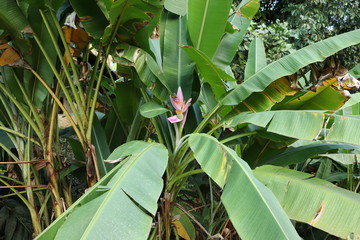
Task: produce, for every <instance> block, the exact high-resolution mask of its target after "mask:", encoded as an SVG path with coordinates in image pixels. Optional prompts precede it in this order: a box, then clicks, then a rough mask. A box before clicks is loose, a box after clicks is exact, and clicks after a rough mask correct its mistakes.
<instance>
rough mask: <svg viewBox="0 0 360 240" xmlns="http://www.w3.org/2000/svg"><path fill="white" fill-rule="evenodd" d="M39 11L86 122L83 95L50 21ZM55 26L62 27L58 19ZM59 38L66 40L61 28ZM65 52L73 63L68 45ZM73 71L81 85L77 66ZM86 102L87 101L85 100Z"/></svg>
mask: <svg viewBox="0 0 360 240" xmlns="http://www.w3.org/2000/svg"><path fill="white" fill-rule="evenodd" d="M39 11H40V15H41V17H42V19H43V21H44V24H45V27H46V29H47V30H48V32H49V34H50V38H51V40H52V42H53V44H54V48H55V51H56V52H57V54H58V56H59V60H60V63H61V66H62V67H63V70H64V73H65V75H66V77H67V79H68V83H69V86H70V89H71V91H72V93H73V95H74V98H75V102H76V104H77V106H78V109H79V111H80V117H81V116H82V118H81V120H82V121H84V120H86V119H85V117H86V114H85V109H84V103H83V102H82V99H81V97H80V95H81V94H79V93H78V91H77V89H76V87H75V84H74V82H73V80H72V77H71V75H70V72H69V70H68V67H67V65H66V63H65V61H64V59H63V56H62V53H61V51H60V49H59V46H58V45H57V39H56V38H55V35H54V33H53V32H52V29H51V26H50V23H49V21H48V20H47V18H46V16H45V14H44V12H43V10H39ZM49 11H50V14H51V13H52V10H50V9H49ZM55 18H56V17H55ZM54 24H55V26H56V27H57V28H58V27H60V25H59V23H58V21H57V19H55V21H54ZM59 36H60V39H62V40H63V39H64V35H63V33H62V31H61V28H60V32H59ZM64 41H65V40H64ZM65 52H66V54H68V53H69V56H70V59H69V60H70V61H71V60H72V59H71V54H70V52H69V48H68V46H67V45H66V47H65ZM73 71H75V72H74V78H75V81H78V82H79V84H80V81H79V79H76V77H75V76H76V75H75V74H76V73H77V72H76V71H77V70H76V68H75V66H74V69H73ZM77 78H79V77H77ZM61 87H63V86H61ZM78 88H79V92H80V91H82V90H80V88H81V86H80V85H79V86H78ZM82 95H83V93H82ZM84 101H85V100H84Z"/></svg>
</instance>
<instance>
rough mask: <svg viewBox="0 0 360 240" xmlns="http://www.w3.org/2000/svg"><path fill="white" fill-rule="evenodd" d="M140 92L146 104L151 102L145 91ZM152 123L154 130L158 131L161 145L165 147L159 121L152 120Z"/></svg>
mask: <svg viewBox="0 0 360 240" xmlns="http://www.w3.org/2000/svg"><path fill="white" fill-rule="evenodd" d="M140 91H141V94H142V95H143V99H144V100H145V102H146V103H147V102H149V99H148V97H147V95H146V93H145V91H144V89H140ZM150 121H151V123H152V124H153V125H154V128H155V131H156V133H157V136H158V139H159V142H160V143H161V144H163V145H165V144H164V139H163V137H162V135H161V131H160V128H159V126H158V124H157V121H156V120H155V119H154V118H151V119H150Z"/></svg>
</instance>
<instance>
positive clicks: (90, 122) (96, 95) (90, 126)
mask: <svg viewBox="0 0 360 240" xmlns="http://www.w3.org/2000/svg"><path fill="white" fill-rule="evenodd" d="M121 11H122V12H120V14H119V16H120V17H119V18H118V19H117V21H116V23H115V27H114V30H113V32H112V33H111V37H110V41H109V44H108V45H107V47H106V51H105V56H104V59H103V62H102V65H101V68H100V73H99V77H98V80H97V83H96V87H95V92H94V96H93V97H92V98H91V101H92V104H91V108H90V113H89V116H88V118H89V122H88V129H87V132H86V138H87V139H88V140H89V141H91V130H92V124H93V121H94V114H95V107H96V100H97V97H98V95H99V89H100V84H101V79H102V75H103V73H104V70H105V66H106V64H107V63H106V60H107V57H108V55H109V53H110V48H111V43H112V42H113V40H114V39H115V36H116V34H117V31H118V29H119V27H120V21H121V20H122V16H123V11H125V9H122V10H121ZM99 54H100V53H98V55H99ZM89 95H90V94H89Z"/></svg>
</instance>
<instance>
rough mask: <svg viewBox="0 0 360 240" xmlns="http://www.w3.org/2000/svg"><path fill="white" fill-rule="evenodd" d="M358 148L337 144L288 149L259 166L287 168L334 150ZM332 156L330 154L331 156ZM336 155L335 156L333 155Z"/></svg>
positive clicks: (265, 160)
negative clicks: (269, 165)
mask: <svg viewBox="0 0 360 240" xmlns="http://www.w3.org/2000/svg"><path fill="white" fill-rule="evenodd" d="M358 148H359V147H358V146H354V145H350V144H338V143H316V144H309V145H305V146H300V147H296V148H291V149H288V150H286V151H284V152H282V153H280V154H277V155H275V156H272V157H270V158H268V159H264V160H263V161H261V162H260V164H261V165H264V164H271V165H278V166H287V165H291V164H296V163H301V162H305V161H306V160H307V159H308V158H311V157H313V156H317V155H319V154H323V153H327V152H329V151H332V150H336V149H349V150H351V149H358ZM331 155H332V154H331ZM335 155H337V154H335Z"/></svg>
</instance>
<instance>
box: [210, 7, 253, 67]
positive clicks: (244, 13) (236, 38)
mask: <svg viewBox="0 0 360 240" xmlns="http://www.w3.org/2000/svg"><path fill="white" fill-rule="evenodd" d="M259 7H260V3H259V1H258V0H243V1H241V3H240V4H239V6H238V7H237V8H236V9H235V12H234V13H233V14H232V15H231V16H230V17H229V19H228V21H229V23H230V24H231V25H233V26H235V27H236V28H237V29H238V30H237V31H235V32H233V33H228V32H227V33H225V34H224V36H223V37H222V39H221V42H220V44H219V46H218V48H217V50H216V53H215V55H214V57H213V59H212V60H213V62H214V63H215V64H216V65H217V66H218V67H220V68H221V69H225V68H226V67H227V66H229V64H230V63H231V61H232V60H233V58H234V56H235V53H236V51H237V49H238V47H239V45H240V43H241V42H242V40H243V37H244V35H245V34H246V32H247V29H248V27H249V25H250V22H251V19H252V18H253V17H254V15H255V14H256V13H257V11H258V9H259Z"/></svg>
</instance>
